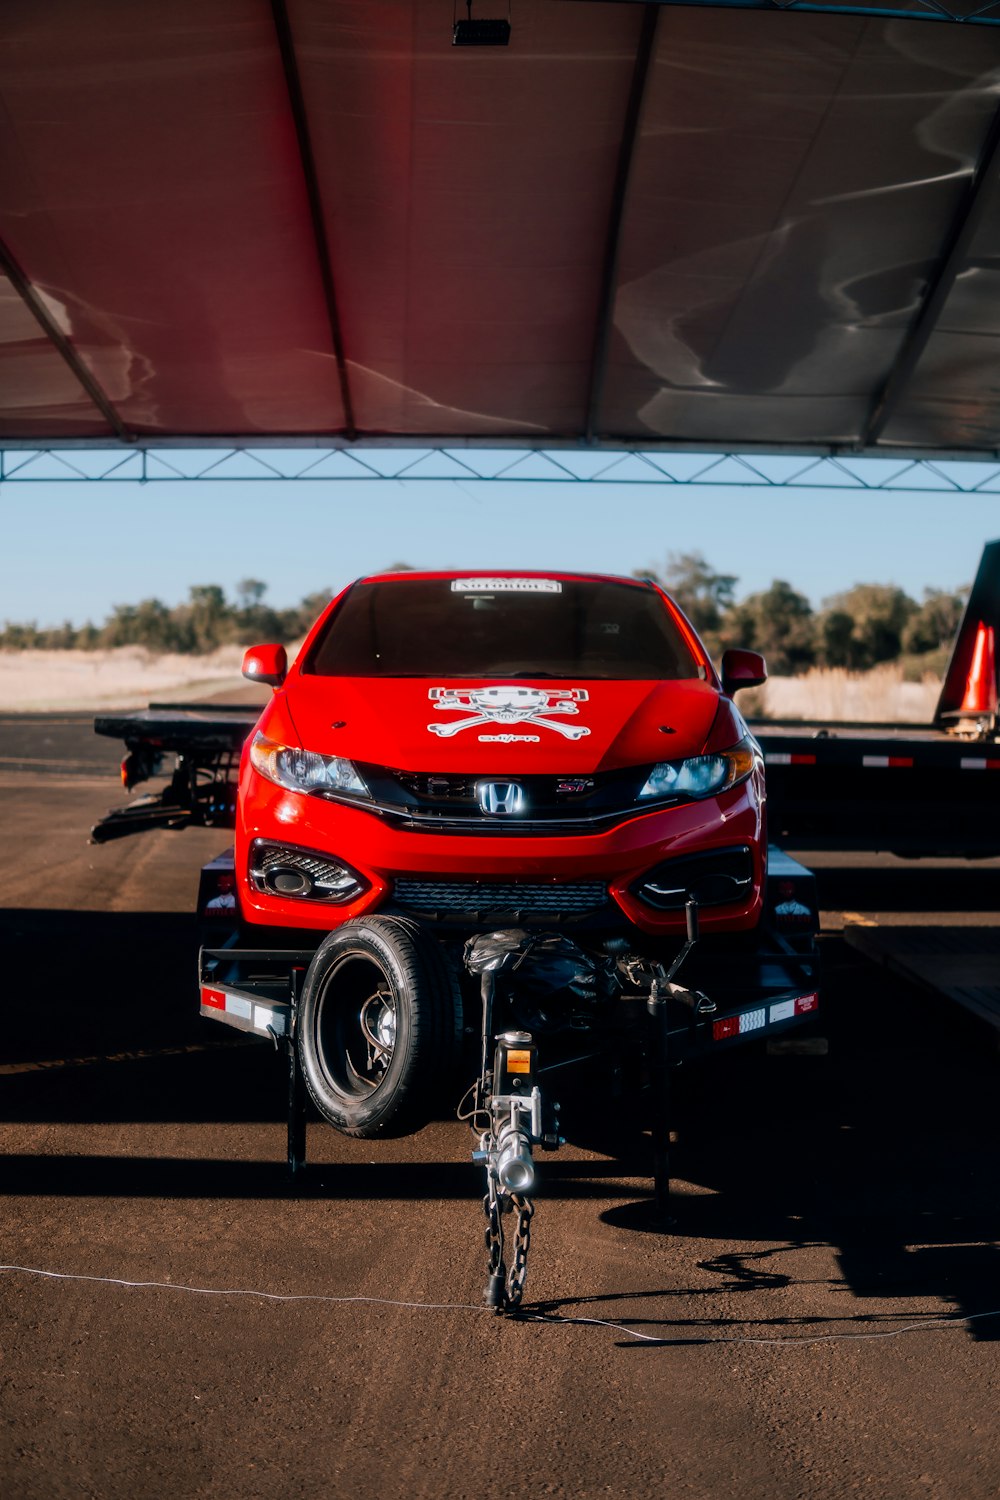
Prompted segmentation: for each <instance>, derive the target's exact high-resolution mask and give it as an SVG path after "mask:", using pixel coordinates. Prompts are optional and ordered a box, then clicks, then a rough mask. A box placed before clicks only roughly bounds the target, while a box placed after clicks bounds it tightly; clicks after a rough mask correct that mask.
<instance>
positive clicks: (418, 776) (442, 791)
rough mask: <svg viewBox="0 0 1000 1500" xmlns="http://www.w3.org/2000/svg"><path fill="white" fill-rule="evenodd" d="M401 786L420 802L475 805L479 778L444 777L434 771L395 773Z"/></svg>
mask: <svg viewBox="0 0 1000 1500" xmlns="http://www.w3.org/2000/svg"><path fill="white" fill-rule="evenodd" d="M392 774H393V775H394V776H395V778H396V780H397V781H398V782H399V784H400V785H401V786H405V788H406V790H407V791H408V792H412V793H413V795H414V797H416V798H417V799H418V800H419V801H421V802H422V801H424V800H425V799H426V800H427V801H429V802H469V803H472V804H475V801H476V783H477V781H479V780H481V779H482V778H481V777H477V776H443V775H438V774H436V773H435V772H433V771H394V772H393V773H392Z"/></svg>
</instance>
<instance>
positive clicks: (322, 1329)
mask: <svg viewBox="0 0 1000 1500" xmlns="http://www.w3.org/2000/svg"><path fill="white" fill-rule="evenodd" d="M45 738H46V727H45V724H44V723H43V722H42V721H41V720H40V719H39V718H38V717H37V716H36V717H33V718H31V719H29V720H24V721H10V720H7V721H2V722H0V818H2V827H3V830H4V849H5V858H4V860H3V861H2V862H0V941H2V944H3V953H4V957H5V964H4V973H5V977H6V980H7V983H6V985H5V992H4V1002H3V1004H4V1011H5V1014H4V1022H5V1024H4V1027H3V1042H2V1044H0V1101H2V1102H0V1149H2V1153H3V1155H2V1173H3V1178H2V1180H3V1196H2V1198H0V1247H2V1253H0V1260H2V1263H3V1264H2V1268H0V1493H2V1494H3V1496H4V1500H62V1497H71V1496H72V1497H79V1496H93V1497H101V1500H147V1497H148V1500H154V1497H156V1500H159V1497H162V1496H164V1495H169V1496H171V1497H189V1496H190V1497H201V1496H205V1497H207V1496H209V1495H211V1496H212V1497H213V1500H220V1497H230V1496H232V1497H234V1500H235V1497H237V1496H239V1497H267V1500H286V1497H293V1496H296V1497H297V1496H319V1495H322V1496H324V1497H340V1496H344V1497H347V1496H352V1497H353V1496H356V1495H358V1494H359V1493H365V1492H370V1493H373V1494H376V1493H379V1494H392V1495H395V1494H399V1495H406V1496H413V1497H456V1500H457V1497H466V1496H468V1497H472V1496H475V1497H507V1496H511V1497H513V1496H521V1495H523V1494H525V1493H533V1494H538V1495H545V1496H566V1497H569V1496H574V1497H575V1496H585V1497H597V1496H608V1495H612V1496H618V1495H621V1496H625V1495H629V1496H647V1495H648V1496H653V1495H656V1496H662V1495H665V1494H676V1495H683V1496H685V1497H691V1500H708V1497H722V1496H737V1497H747V1500H794V1497H799V1496H809V1497H811V1500H812V1497H823V1500H828V1497H829V1500H833V1497H854V1496H856V1495H858V1494H862V1495H864V1494H868V1495H873V1496H874V1495H878V1496H886V1495H890V1496H892V1497H894V1500H911V1497H918V1496H919V1497H925V1496H940V1497H942V1500H944V1497H948V1500H954V1497H956V1496H958V1497H968V1500H986V1497H993V1496H995V1495H996V1494H997V1492H998V1489H1000V1460H998V1457H997V1452H996V1410H997V1399H998V1394H1000V1358H998V1350H1000V1343H998V1339H1000V1248H998V1241H1000V1212H998V1207H997V1191H996V1184H997V1181H998V1166H1000V1127H998V1119H997V1110H996V1099H997V1092H998V1089H997V1085H998V1060H997V1056H996V1049H995V1044H994V1038H993V1035H992V1033H988V1032H985V1031H984V1030H982V1029H980V1028H979V1027H978V1026H977V1025H976V1024H975V1023H973V1022H972V1020H971V1019H969V1018H967V1017H966V1016H965V1015H964V1013H962V1012H959V1011H952V1010H949V1009H948V1008H947V1007H945V1006H944V1005H943V1004H942V1003H941V1002H939V1001H938V1000H936V999H935V998H934V997H933V996H932V995H929V994H923V993H920V992H917V991H916V990H912V989H910V988H908V987H907V986H905V985H904V984H902V983H901V982H898V981H894V980H892V979H890V978H887V976H886V975H885V974H884V973H883V972H881V971H877V970H874V969H872V968H869V967H868V966H867V964H866V963H865V961H864V960H863V959H861V958H860V957H859V956H858V955H856V954H854V953H853V952H852V950H850V949H849V948H847V947H846V946H845V945H844V943H843V941H842V938H841V936H840V935H839V932H838V931H837V930H836V928H837V925H838V916H839V914H841V913H842V911H843V910H844V909H845V908H847V907H849V906H850V907H855V909H857V908H856V902H855V898H856V893H857V891H858V889H859V888H863V889H865V890H867V891H868V892H870V893H873V892H874V891H875V890H876V889H877V894H878V900H879V903H880V905H881V906H882V907H883V908H885V909H887V910H891V909H892V907H893V905H894V903H896V904H898V903H899V902H907V901H912V900H913V899H915V898H914V896H913V892H912V883H913V879H914V874H913V870H912V868H911V869H908V870H900V871H899V872H898V873H894V872H893V870H892V869H889V868H886V869H885V870H883V871H882V873H881V874H880V875H879V877H878V879H877V880H876V879H875V875H874V872H873V871H871V870H869V871H868V872H867V874H865V872H864V871H863V870H861V871H852V870H850V869H849V868H845V867H844V865H843V863H841V864H840V865H839V866H837V867H835V868H831V869H830V870H829V871H827V872H821V876H820V879H821V895H822V904H823V906H824V907H825V908H826V910H827V911H828V913H829V918H828V921H829V932H828V935H827V936H826V937H825V938H824V940H823V944H824V949H825V957H826V976H825V985H824V990H823V1029H824V1033H825V1034H826V1035H827V1036H828V1038H829V1043H830V1045H829V1051H828V1053H827V1055H825V1056H822V1055H819V1056H817V1055H814V1056H787V1055H785V1056H768V1055H766V1054H765V1053H764V1052H763V1051H744V1052H737V1053H731V1054H730V1055H729V1056H728V1057H727V1058H726V1059H724V1060H718V1061H717V1062H716V1063H715V1064H714V1066H712V1067H701V1068H697V1069H691V1070H690V1072H689V1073H688V1074H687V1075H686V1076H682V1079H681V1082H680V1085H679V1088H678V1091H677V1102H676V1126H677V1142H676V1148H675V1153H674V1154H675V1168H676V1172H677V1179H678V1180H677V1184H676V1217H677V1223H676V1229H675V1231H674V1232H673V1233H672V1234H669V1235H664V1234H663V1233H661V1232H659V1230H658V1229H657V1227H656V1224H655V1221H654V1219H653V1218H652V1215H651V1211H650V1183H649V1176H648V1172H649V1159H648V1150H647V1146H646V1143H645V1141H644V1139H643V1138H641V1137H635V1136H631V1135H622V1133H621V1132H619V1131H616V1129H615V1121H614V1118H613V1111H612V1109H611V1106H610V1104H609V1102H608V1098H607V1093H606V1091H605V1090H602V1088H601V1087H600V1084H601V1079H600V1077H599V1076H598V1077H597V1078H596V1079H593V1080H591V1081H590V1083H589V1084H588V1086H587V1087H585V1088H583V1089H581V1090H580V1091H578V1092H577V1094H576V1095H575V1096H574V1095H570V1096H568V1097H566V1098H564V1107H565V1111H566V1118H567V1122H568V1130H567V1134H568V1135H569V1138H570V1139H569V1145H568V1146H567V1147H566V1148H565V1149H564V1150H563V1151H561V1152H560V1153H558V1154H557V1155H556V1156H554V1157H551V1158H547V1159H546V1160H545V1163H544V1170H543V1185H542V1189H541V1192H540V1195H539V1210H538V1214H537V1217H536V1220H535V1230H534V1236H533V1245H532V1252H531V1264H530V1271H529V1278H528V1288H527V1297H528V1305H527V1307H526V1309H525V1316H524V1317H523V1318H521V1319H518V1320H508V1319H498V1318H496V1317H494V1316H493V1315H492V1314H491V1313H489V1312H487V1311H485V1310H484V1309H483V1308H482V1306H481V1302H480V1298H481V1293H482V1288H483V1284H484V1280H485V1270H484V1250H483V1243H482V1228H483V1221H482V1213H481V1208H480V1195H481V1191H482V1186H481V1183H480V1179H479V1175H478V1170H477V1169H475V1168H474V1167H473V1166H472V1164H471V1163H470V1161H469V1146H470V1140H469V1137H468V1135H467V1133H466V1132H465V1130H464V1129H463V1128H462V1127H460V1126H459V1125H458V1124H457V1123H455V1122H453V1121H449V1120H441V1121H439V1122H436V1123H434V1124H432V1125H431V1126H429V1127H428V1128H427V1129H426V1130H424V1131H423V1132H421V1133H420V1134H419V1135H417V1136H415V1137H412V1138H408V1139H403V1140H399V1141H385V1142H378V1143H366V1142H351V1141H347V1140H346V1139H344V1138H342V1137H339V1136H337V1135H336V1134H334V1133H333V1132H332V1131H330V1130H329V1129H328V1128H327V1127H325V1126H323V1125H321V1124H320V1123H318V1122H316V1123H313V1124H311V1125H310V1141H309V1148H310V1157H311V1164H310V1166H309V1168H308V1170H307V1173H306V1176H305V1179H304V1181H303V1183H302V1185H301V1187H299V1188H298V1189H296V1190H294V1191H293V1190H291V1189H290V1187H289V1185H288V1183H287V1181H286V1179H285V1176H284V1172H283V1168H282V1162H283V1156H284V1145H285V1137H284V1125H283V1113H282V1110H283V1097H284V1096H283V1087H284V1085H283V1073H282V1064H281V1059H280V1058H279V1057H278V1056H276V1054H274V1053H273V1051H271V1050H270V1048H269V1047H268V1046H267V1045H265V1044H257V1043H252V1042H251V1043H246V1042H244V1041H243V1040H242V1039H241V1038H240V1037H239V1036H237V1035H236V1034H235V1033H228V1032H226V1031H225V1029H224V1028H221V1027H219V1026H218V1025H216V1024H213V1023H211V1022H208V1021H202V1020H201V1019H200V1018H199V1017H198V1015H197V1008H196V996H195V992H194V984H193V972H194V968H193V966H194V956H195V955H194V944H195V934H194V931H193V925H192V921H191V917H190V910H191V902H192V899H193V893H194V887H195V883H196V880H197V871H198V868H199V866H200V864H201V862H202V861H203V860H204V859H206V858H207V857H209V856H211V855H212V854H213V853H215V852H216V850H217V848H218V847H219V845H220V836H219V834H217V833H212V832H210V831H204V830H195V831H189V832H186V833H179V834H171V833H169V832H165V831H161V832H157V833H153V834H149V835H145V836H143V837H138V838H134V839H131V840H126V841H123V842H122V843H120V844H117V845H109V846H105V847H100V848H92V847H89V846H88V845H87V842H86V836H87V829H88V827H89V826H90V823H91V822H92V821H93V819H94V818H95V817H96V816H97V815H98V814H99V813H101V812H102V811H104V810H105V809H106V808H107V807H108V806H110V805H112V804H113V803H115V802H117V801H118V799H119V793H118V789H117V783H116V779H115V765H116V761H117V755H118V751H117V749H116V747H115V745H114V744H113V743H112V742H110V741H108V742H106V743H103V744H102V743H101V742H95V741H94V740H93V738H91V737H89V732H88V726H87V725H86V723H85V722H84V721H83V720H82V719H81V720H74V719H72V718H71V717H70V718H69V719H65V718H64V719H63V720H62V721H60V722H58V723H57V722H54V723H52V724H51V725H50V727H49V731H48V734H47V738H48V741H49V745H48V752H47V754H46V755H45V756H44V757H38V756H37V754H35V752H36V750H37V745H38V743H39V741H40V740H42V739H45ZM39 758H41V759H44V761H45V762H46V763H45V764H44V765H32V764H31V763H32V761H33V759H39ZM19 766H20V767H22V768H21V769H17V767H19ZM859 863H863V862H859ZM859 875H862V876H864V877H865V881H866V884H864V885H863V887H859V884H858V879H857V877H858V876H859ZM925 875H926V879H927V882H928V884H927V886H926V888H925V890H924V892H923V894H922V895H921V896H920V898H919V899H920V900H921V901H922V902H923V906H924V907H926V908H927V909H928V910H930V909H932V908H933V907H934V906H935V905H937V906H945V907H946V908H947V907H955V906H957V905H958V904H964V906H965V907H966V908H967V907H968V906H969V903H970V900H971V901H978V902H979V904H980V906H981V908H982V910H983V912H984V913H987V914H988V915H985V916H984V920H993V921H995V920H996V912H997V909H998V906H1000V903H998V901H997V899H996V898H997V895H998V894H1000V893H998V891H997V882H998V880H1000V875H998V874H997V872H996V871H992V870H991V871H985V872H983V871H981V872H979V873H978V875H977V874H976V872H974V871H973V872H957V873H956V872H953V873H952V874H950V875H947V876H946V875H945V874H944V873H943V872H941V871H938V872H936V873H935V871H934V870H933V869H932V868H931V869H927V870H926V871H925ZM840 920H841V922H842V916H841V917H840ZM41 1273H50V1274H41ZM63 1278H65V1279H63ZM126 1283H127V1284H126Z"/></svg>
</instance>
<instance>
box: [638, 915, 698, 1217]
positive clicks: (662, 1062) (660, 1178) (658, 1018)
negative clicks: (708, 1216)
mask: <svg viewBox="0 0 1000 1500" xmlns="http://www.w3.org/2000/svg"><path fill="white" fill-rule="evenodd" d="M685 915H686V917H687V941H686V942H685V944H684V946H683V947H682V949H681V951H680V952H679V953H678V955H677V957H676V958H675V959H674V961H673V963H672V964H671V965H670V968H669V969H665V968H664V967H663V965H662V964H654V965H653V977H652V982H651V984H650V988H649V998H648V1000H647V1001H646V1009H647V1011H648V1013H649V1021H650V1026H649V1030H650V1039H649V1059H650V1064H651V1066H650V1106H651V1114H652V1120H651V1135H652V1142H653V1207H654V1211H655V1214H656V1218H657V1220H658V1222H659V1224H660V1227H661V1228H662V1229H663V1231H664V1233H668V1232H669V1231H670V1230H671V1229H673V1227H674V1225H675V1224H676V1223H677V1220H676V1218H675V1217H674V1215H673V1214H672V1213H671V1212H670V1017H669V999H670V985H671V983H672V981H673V979H674V977H675V975H676V974H677V973H678V972H679V970H680V968H681V965H682V964H683V963H684V961H685V959H686V958H687V957H688V955H689V954H690V952H691V950H692V949H693V948H694V946H695V944H696V943H697V941H698V904H697V902H696V901H695V898H694V897H693V896H689V897H688V899H687V904H686V907H685Z"/></svg>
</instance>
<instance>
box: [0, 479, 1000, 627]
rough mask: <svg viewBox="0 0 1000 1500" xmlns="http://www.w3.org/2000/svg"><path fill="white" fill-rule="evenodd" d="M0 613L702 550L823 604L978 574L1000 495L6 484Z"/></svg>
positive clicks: (600, 565) (287, 597)
mask: <svg viewBox="0 0 1000 1500" xmlns="http://www.w3.org/2000/svg"><path fill="white" fill-rule="evenodd" d="M0 524H2V530H0V539H2V540H0V621H3V620H5V619H6V620H16V621H28V620H34V621H36V622H37V623H38V624H39V625H40V626H43V627H44V626H48V625H54V624H59V623H61V622H62V621H63V620H64V619H69V620H71V621H72V622H73V623H74V624H75V625H79V624H82V623H83V622H84V620H86V619H88V618H90V619H93V620H94V621H95V622H98V623H99V622H100V621H101V620H103V619H104V617H105V616H106V615H107V614H108V613H109V612H110V610H111V608H112V606H113V605H114V604H124V603H135V602H137V601H138V600H139V599H142V598H147V597H150V596H156V597H158V598H160V599H162V600H163V601H164V602H165V603H166V604H168V605H173V604H176V603H178V602H180V601H181V600H183V599H184V598H186V596H187V591H188V588H189V586H190V585H191V584H194V583H220V584H222V585H223V586H224V587H225V589H226V591H227V593H228V594H230V596H232V594H233V592H234V587H235V584H236V583H237V581H238V580H239V579H241V578H246V577H254V578H260V579H264V580H266V582H267V583H268V585H269V589H268V594H267V599H268V602H270V603H271V604H274V605H276V606H278V607H284V606H287V605H291V604H295V603H297V602H298V600H299V599H301V598H302V597H303V596H304V595H306V594H309V593H312V592H314V591H315V590H318V589H322V588H327V587H329V588H331V589H333V590H336V589H337V588H339V587H340V586H341V585H343V584H345V583H347V582H348V581H349V580H350V579H352V578H355V577H357V576H358V575H359V574H361V573H364V572H366V571H373V570H375V569H378V568H381V567H385V566H387V565H388V564H390V563H393V562H397V561H405V562H409V563H412V564H413V565H414V566H418V567H419V566H426V567H450V566H453V565H454V566H457V567H461V568H474V569H488V568H507V567H512V568H518V567H523V568H542V569H545V568H558V567H566V568H580V569H598V570H602V571H606V572H612V573H629V572H631V571H632V569H633V568H637V567H644V566H648V565H656V564H661V565H662V563H663V562H664V561H665V559H666V556H667V553H668V552H671V551H673V552H690V551H700V552H702V553H703V554H704V555H705V557H706V558H707V559H708V560H709V562H710V563H711V564H712V565H713V567H715V568H716V569H717V570H718V571H719V572H723V573H734V574H736V575H737V577H738V578H739V584H738V587H737V594H738V595H739V596H742V595H744V594H747V593H752V592H755V591H756V590H758V589H762V588H766V587H767V586H768V584H769V583H770V582H771V580H772V579H773V578H776V577H777V578H785V579H787V580H788V581H789V582H790V583H791V584H792V585H793V586H794V587H795V588H797V589H799V590H800V591H801V592H802V593H804V594H806V595H807V596H808V597H809V598H810V599H811V600H812V602H813V603H814V605H818V604H819V603H820V601H821V600H822V599H823V598H824V597H825V596H827V595H829V594H832V593H835V592H838V591H839V590H842V589H846V588H850V587H851V585H852V584H854V583H860V582H865V583H868V582H880V583H881V582H893V583H898V584H900V585H901V586H902V587H903V588H905V589H906V590H907V592H908V593H910V594H912V595H913V596H914V597H917V598H919V597H920V595H921V593H922V590H923V588H924V586H925V585H931V586H934V587H942V588H952V587H956V586H958V585H960V584H962V583H967V582H970V581H971V579H972V578H973V576H974V574H975V571H976V566H977V563H978V559H979V552H980V549H981V547H982V545H983V543H984V542H985V541H990V540H993V539H995V538H997V537H1000V496H998V495H953V496H942V495H940V494H920V493H919V492H918V493H912V494H911V493H906V492H894V493H884V492H883V493H872V492H870V491H853V490H850V491H847V490H832V491H831V490H827V491H817V490H806V489H778V488H776V489H769V490H767V491H766V492H765V493H762V492H761V490H760V489H759V488H746V489H735V488H728V487H727V488H722V487H720V488H709V487H705V486H684V485H664V486H659V485H657V486H637V485H608V484H606V485H601V486H595V485H587V484H578V485H573V484H566V485H558V484H548V485H538V484H530V483H520V484H512V483H503V482H497V483H491V484H485V483H477V482H475V481H471V480H469V481H467V480H462V481H459V482H453V481H441V482H428V481H420V482H418V481H409V482H407V481H405V480H403V481H385V482H382V481H371V482H364V483H352V482H350V481H346V482H339V483H329V482H325V483H324V482H315V483H305V482H300V483H294V482H291V483H289V482H281V481H276V482H274V483H271V482H269V481H268V482H257V483H251V484H247V483H241V482H237V481H216V482H214V483H209V482H188V483H185V484H155V485H147V486H146V487H144V488H143V487H140V486H139V485H138V484H131V483H129V484H100V483H94V484H63V485H60V484H47V483H37V484H21V485H18V484H5V485H3V486H2V487H0Z"/></svg>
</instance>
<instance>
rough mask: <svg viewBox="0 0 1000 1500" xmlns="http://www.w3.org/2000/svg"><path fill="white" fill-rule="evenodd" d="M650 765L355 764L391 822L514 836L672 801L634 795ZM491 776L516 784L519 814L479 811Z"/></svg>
mask: <svg viewBox="0 0 1000 1500" xmlns="http://www.w3.org/2000/svg"><path fill="white" fill-rule="evenodd" d="M650 769H651V768H650V767H649V766H626V767H624V768H621V769H619V770H615V771H594V772H592V773H591V772H588V773H586V774H581V773H576V772H566V773H564V774H560V775H538V774H527V775H517V774H514V773H511V772H509V771H498V772H496V773H495V774H492V775H491V774H486V773H480V774H479V775H477V776H470V775H467V774H462V773H452V772H437V771H398V770H390V769H388V768H387V767H385V766H376V765H369V764H367V763H365V764H359V765H358V770H359V772H360V774H361V775H362V776H363V777H364V779H365V782H366V783H367V785H368V787H369V789H370V790H371V794H372V810H373V811H378V812H379V813H380V814H381V815H382V816H383V817H386V818H388V819H389V820H390V821H393V822H395V824H396V826H398V827H403V828H408V829H417V828H419V829H420V830H421V831H427V832H434V833H463V832H469V831H475V833H476V834H477V835H478V834H480V833H484V834H487V835H489V834H492V833H501V834H503V835H505V836H507V837H509V836H510V835H512V834H513V835H516V834H519V833H521V834H535V835H536V836H537V835H538V834H540V833H555V832H565V833H577V832H589V831H591V830H592V829H593V828H595V827H602V826H606V827H612V826H614V824H616V823H620V822H621V821H622V820H623V819H625V818H629V817H637V816H639V815H641V814H642V813H647V812H653V811H655V810H656V809H657V808H660V807H663V806H668V805H673V804H676V803H677V802H678V801H680V800H681V799H680V798H677V797H671V798H661V799H656V800H652V799H651V800H650V801H645V800H643V801H640V800H639V789H640V788H641V786H642V785H643V783H644V782H645V781H646V779H647V777H648V775H649V772H650ZM489 781H496V782H501V783H504V784H507V783H510V782H514V783H516V784H517V786H518V787H519V788H520V792H521V795H522V798H523V803H522V811H521V813H519V814H518V815H517V816H509V815H505V814H488V813H484V812H483V810H482V807H481V806H480V802H479V795H478V790H477V789H478V788H479V787H480V786H481V785H482V784H483V783H484V782H489Z"/></svg>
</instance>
